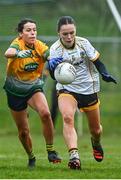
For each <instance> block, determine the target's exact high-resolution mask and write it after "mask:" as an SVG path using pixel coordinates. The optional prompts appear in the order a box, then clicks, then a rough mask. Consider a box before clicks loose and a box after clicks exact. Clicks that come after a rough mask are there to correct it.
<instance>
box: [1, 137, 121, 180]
mask: <svg viewBox="0 0 121 180" xmlns="http://www.w3.org/2000/svg"><path fill="white" fill-rule="evenodd" d="M32 138H33V147H34V152H35V154H36V158H37V163H36V168H35V169H34V170H32V171H31V170H29V169H27V156H26V154H25V152H24V150H23V148H22V146H21V144H20V143H19V141H18V138H17V134H14V135H9V136H8V135H4V136H0V144H2V146H1V148H0V179H23V178H24V179H113V178H115V179H118V178H121V170H120V167H121V166H120V162H121V156H120V154H118V152H119V149H121V144H120V143H119V138H120V137H118V136H117V135H111V136H103V138H102V142H103V147H104V151H105V158H104V161H103V162H101V163H98V162H96V161H95V160H94V159H93V157H92V149H91V143H90V137H89V136H88V135H83V136H82V137H80V138H79V153H80V157H81V163H82V170H70V169H69V168H68V167H67V163H68V153H67V149H66V147H65V145H64V140H63V137H62V136H58V135H56V139H55V146H56V148H57V150H58V151H59V153H60V154H61V157H62V159H63V161H62V163H61V164H51V163H49V162H48V160H47V154H46V150H45V145H44V140H43V138H42V136H41V134H40V135H38V134H32Z"/></svg>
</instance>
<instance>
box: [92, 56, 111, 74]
mask: <svg viewBox="0 0 121 180" xmlns="http://www.w3.org/2000/svg"><path fill="white" fill-rule="evenodd" d="M93 63H94V65H95V66H96V68H97V70H98V72H99V73H100V74H101V75H102V74H103V73H104V74H108V71H107V69H106V67H105V65H104V64H103V63H102V62H101V61H100V60H99V59H97V60H96V61H94V62H93Z"/></svg>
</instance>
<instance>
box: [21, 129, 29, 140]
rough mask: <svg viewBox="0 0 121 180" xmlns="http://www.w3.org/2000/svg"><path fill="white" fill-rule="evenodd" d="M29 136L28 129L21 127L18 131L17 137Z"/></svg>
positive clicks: (24, 137)
mask: <svg viewBox="0 0 121 180" xmlns="http://www.w3.org/2000/svg"><path fill="white" fill-rule="evenodd" d="M28 136H29V129H22V130H20V131H19V138H20V139H26V138H27V137H28Z"/></svg>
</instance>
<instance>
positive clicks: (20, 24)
mask: <svg viewBox="0 0 121 180" xmlns="http://www.w3.org/2000/svg"><path fill="white" fill-rule="evenodd" d="M28 22H30V23H34V24H36V22H35V21H34V20H32V19H27V18H26V19H22V20H21V21H20V22H19V23H18V26H17V28H16V31H17V32H19V33H21V32H22V31H23V28H24V25H25V24H26V23H28Z"/></svg>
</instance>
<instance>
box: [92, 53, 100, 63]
mask: <svg viewBox="0 0 121 180" xmlns="http://www.w3.org/2000/svg"><path fill="white" fill-rule="evenodd" d="M99 56H100V53H99V52H98V51H97V55H96V57H95V58H94V59H91V61H93V62H94V61H96V60H97V59H98V58H99Z"/></svg>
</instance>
